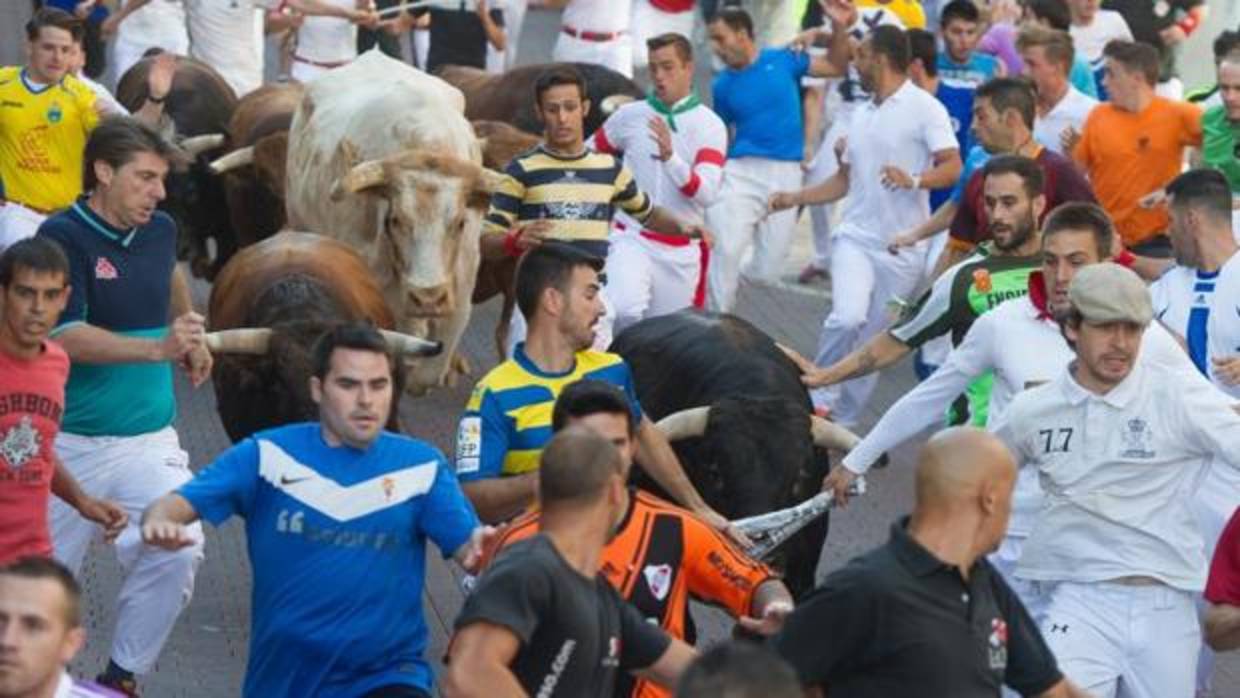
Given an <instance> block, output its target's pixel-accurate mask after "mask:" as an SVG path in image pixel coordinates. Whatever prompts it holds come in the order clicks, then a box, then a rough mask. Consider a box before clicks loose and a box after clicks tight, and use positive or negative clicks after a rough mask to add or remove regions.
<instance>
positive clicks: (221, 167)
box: [209, 145, 254, 174]
mask: <svg viewBox="0 0 1240 698" xmlns="http://www.w3.org/2000/svg"><path fill="white" fill-rule="evenodd" d="M253 162H254V146H252V145H247V146H246V147H244V148H238V149H236V150H234V151H232V152H231V153H229V154H227V155H224V156H221V157H219V158H216V159H215V160H212V161H211V164H210V165H209V167H210V168H211V171H212V172H214V173H215V174H224V173H225V172H227V171H229V170H235V169H237V168H238V167H245V166H246V165H249V164H252V163H253Z"/></svg>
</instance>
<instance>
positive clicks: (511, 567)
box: [456, 535, 671, 698]
mask: <svg viewBox="0 0 1240 698" xmlns="http://www.w3.org/2000/svg"><path fill="white" fill-rule="evenodd" d="M479 621H485V622H487V623H493V624H495V625H502V626H504V627H506V628H508V629H510V630H512V631H513V632H514V633H516V635H517V637H518V638H520V640H521V650H520V652H518V653H517V657H516V659H515V660H513V663H512V666H511V669H512V672H513V673H514V674H515V675H516V677H517V680H518V681H520V682H521V686H522V687H523V688H524V689H525V691H526V692H527V693H529V694H530V695H540V696H548V697H551V696H565V697H570V698H578V697H579V696H591V697H592V698H593V697H595V696H598V697H599V698H610V696H612V695H613V692H614V689H615V686H616V678H617V672H618V671H633V670H638V669H643V668H645V667H648V666H650V665H651V664H654V663H655V661H657V660H658V659H659V657H661V656H663V653H664V652H666V651H667V648H668V645H669V644H671V638H670V637H669V636H668V635H667V634H666V633H664V632H663V631H662V630H660V629H659V627H658V626H656V625H652V624H650V623H647V622H646V620H645V619H644V618H643V617H642V615H641V613H639V612H638V611H637V609H635V608H633V607H632V606H630V605H629V604H628V603H626V602H625V601H624V600H623V599H621V598H620V595H619V594H618V593H616V590H615V589H613V588H612V586H611V585H610V584H608V583H607V580H606V579H604V578H603V577H602V575H599V576H597V577H595V578H594V579H586V578H585V577H583V576H581V574H579V573H578V572H577V571H576V570H574V569H573V568H571V567H569V565H568V563H567V562H565V561H564V558H562V557H560V553H559V551H557V550H556V549H555V546H553V545H552V544H551V541H550V540H549V539H548V538H547V537H546V536H544V535H537V536H534V537H533V538H529V539H527V540H523V541H519V542H517V543H513V544H512V545H510V546H508V547H507V548H505V549H504V551H503V552H502V553H500V555H499V557H498V558H496V560H495V562H494V563H493V564H492V565H491V566H490V567H488V568H487V571H486V573H485V574H483V576H482V578H481V579H479V580H478V586H477V587H476V588H475V589H474V592H473V593H472V594H471V595H470V596H469V598H467V599H466V600H465V605H464V607H463V608H462V609H461V613H460V615H459V616H457V619H456V629H457V630H458V631H459V630H460V629H461V628H464V627H465V626H467V625H469V624H471V623H476V622H479Z"/></svg>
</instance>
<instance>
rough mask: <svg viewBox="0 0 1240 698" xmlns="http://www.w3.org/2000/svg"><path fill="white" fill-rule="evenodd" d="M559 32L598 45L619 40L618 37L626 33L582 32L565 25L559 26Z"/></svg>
mask: <svg viewBox="0 0 1240 698" xmlns="http://www.w3.org/2000/svg"><path fill="white" fill-rule="evenodd" d="M560 31H562V32H564V33H565V34H568V35H569V36H571V37H573V38H574V39H581V40H582V41H595V42H598V43H604V42H607V41H615V40H616V39H619V38H620V37H622V36H624V35H625V33H626V32H623V31H618V32H592V31H584V30H581V29H576V28H574V27H570V26H568V25H567V24H565V25H563V26H561V27H560Z"/></svg>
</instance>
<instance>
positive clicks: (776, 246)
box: [706, 157, 803, 313]
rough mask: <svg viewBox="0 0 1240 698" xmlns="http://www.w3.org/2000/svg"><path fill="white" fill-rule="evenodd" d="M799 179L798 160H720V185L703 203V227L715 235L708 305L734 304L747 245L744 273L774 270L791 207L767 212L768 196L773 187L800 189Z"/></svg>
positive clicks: (725, 308)
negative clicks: (713, 196)
mask: <svg viewBox="0 0 1240 698" xmlns="http://www.w3.org/2000/svg"><path fill="white" fill-rule="evenodd" d="M802 179H803V173H802V171H801V163H799V162H789V161H785V160H768V159H766V158H756V157H742V158H734V159H730V160H728V161H727V162H726V163H725V164H724V166H723V188H722V190H721V191H720V192H719V198H717V199H716V200H715V203H714V204H712V205H711V206H710V208H708V209H706V227H707V229H709V230H710V231H711V233H712V234H714V236H715V247H714V249H713V250H712V254H711V257H710V268H709V269H707V271H706V275H707V284H706V293H707V296H706V297H707V302H708V304H709V307H710V309H711V310H717V311H719V312H724V313H730V312H732V310H733V308H735V306H736V292H737V288H738V286H739V285H740V275H741V262H742V261H743V260H744V258H745V254H746V253H747V252H749V250H750V249H751V248H752V249H753V257H752V258H751V259H750V260H749V263H748V265H747V266H746V267H745V269H744V273H745V276H746V277H750V278H756V279H761V280H767V281H769V280H774V279H775V278H777V277H778V276H779V271H780V268H781V267H782V266H783V263H784V259H785V258H786V257H787V256H788V246H789V245H791V244H792V235H793V233H794V232H795V230H796V228H795V226H796V210H795V209H787V210H785V211H780V212H778V213H772V214H770V215H767V213H768V208H767V201H768V200H769V199H770V197H771V194H774V193H775V192H777V191H792V190H796V189H800V188H801V181H802Z"/></svg>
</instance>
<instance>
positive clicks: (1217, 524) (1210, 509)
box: [1192, 456, 1240, 695]
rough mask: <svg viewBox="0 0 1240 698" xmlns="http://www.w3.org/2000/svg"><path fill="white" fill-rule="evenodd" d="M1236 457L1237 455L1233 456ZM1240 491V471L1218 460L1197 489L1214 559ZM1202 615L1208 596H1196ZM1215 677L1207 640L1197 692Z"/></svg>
mask: <svg viewBox="0 0 1240 698" xmlns="http://www.w3.org/2000/svg"><path fill="white" fill-rule="evenodd" d="M1233 457H1234V456H1233ZM1236 492H1240V474H1237V473H1236V471H1235V470H1234V469H1233V468H1231V467H1229V466H1228V465H1227V464H1226V463H1221V462H1219V461H1217V460H1216V461H1215V462H1213V463H1211V464H1210V466H1209V467H1208V468H1206V469H1205V470H1204V471H1203V472H1202V473H1201V476H1200V477H1199V478H1198V483H1197V484H1196V486H1195V487H1194V488H1193V491H1192V498H1193V512H1194V513H1195V514H1196V515H1197V525H1198V526H1199V527H1200V529H1201V538H1202V540H1203V541H1204V542H1205V544H1206V559H1207V560H1213V559H1214V549H1215V548H1216V547H1218V539H1219V537H1220V536H1222V535H1223V529H1224V528H1226V526H1227V522H1228V521H1229V520H1230V519H1231V516H1232V514H1233V513H1235V511H1236V494H1235V493H1236ZM1196 601H1197V610H1198V612H1199V614H1204V613H1205V605H1206V601H1205V597H1203V596H1202V595H1201V594H1197V595H1196ZM1213 676H1214V650H1212V649H1210V646H1209V645H1207V644H1206V643H1205V642H1202V643H1201V654H1200V655H1199V656H1198V660H1197V693H1198V694H1199V695H1201V694H1206V693H1209V692H1210V689H1211V684H1212V683H1213Z"/></svg>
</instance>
